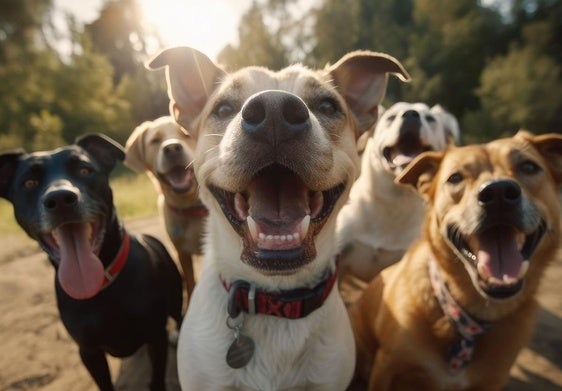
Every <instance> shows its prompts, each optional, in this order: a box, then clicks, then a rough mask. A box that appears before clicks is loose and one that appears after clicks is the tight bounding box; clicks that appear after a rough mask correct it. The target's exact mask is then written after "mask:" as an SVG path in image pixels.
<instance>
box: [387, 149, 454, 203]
mask: <svg viewBox="0 0 562 391" xmlns="http://www.w3.org/2000/svg"><path fill="white" fill-rule="evenodd" d="M444 155H445V154H444V153H443V152H442V151H440V152H435V151H431V152H424V153H422V154H420V155H418V156H417V157H416V158H415V159H414V160H413V161H412V162H411V163H410V164H408V166H407V167H406V168H405V169H404V170H402V172H401V173H400V175H398V177H396V179H395V180H394V181H395V182H396V183H399V184H402V185H409V186H412V187H414V189H415V190H416V191H417V192H418V194H419V195H420V196H422V197H423V198H424V199H426V200H429V198H430V196H431V194H430V192H431V188H432V186H431V184H432V183H433V179H434V178H435V175H436V174H437V171H438V169H439V165H440V164H441V161H442V160H443V156H444Z"/></svg>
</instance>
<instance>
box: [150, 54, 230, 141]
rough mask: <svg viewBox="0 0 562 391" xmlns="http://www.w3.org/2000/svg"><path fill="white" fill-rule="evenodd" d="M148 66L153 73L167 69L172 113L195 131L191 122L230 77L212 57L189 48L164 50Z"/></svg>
mask: <svg viewBox="0 0 562 391" xmlns="http://www.w3.org/2000/svg"><path fill="white" fill-rule="evenodd" d="M146 67H147V68H148V69H151V70H156V69H159V68H162V67H166V81H167V83H168V97H169V98H170V114H171V115H172V116H173V117H174V118H175V119H176V121H177V122H178V123H179V124H180V125H181V126H182V127H183V128H184V129H192V128H193V127H192V126H191V123H192V122H193V120H194V119H195V118H197V116H198V115H199V113H200V112H201V110H202V109H203V107H204V106H205V103H207V99H208V98H209V96H210V95H211V93H212V92H213V90H214V89H215V87H216V85H217V84H218V83H217V82H218V80H219V79H221V78H222V77H224V76H225V75H226V73H225V72H224V71H223V70H222V69H220V68H219V67H217V66H216V65H215V64H214V63H213V61H211V60H210V59H209V57H207V56H206V55H204V54H203V53H201V52H200V51H198V50H195V49H192V48H190V47H186V46H180V47H174V48H169V49H165V50H163V51H162V52H160V53H159V54H157V55H156V56H155V57H154V58H153V59H152V60H150V61H149V62H148V63H147V64H146ZM193 136H194V137H198V135H196V134H194V135H193Z"/></svg>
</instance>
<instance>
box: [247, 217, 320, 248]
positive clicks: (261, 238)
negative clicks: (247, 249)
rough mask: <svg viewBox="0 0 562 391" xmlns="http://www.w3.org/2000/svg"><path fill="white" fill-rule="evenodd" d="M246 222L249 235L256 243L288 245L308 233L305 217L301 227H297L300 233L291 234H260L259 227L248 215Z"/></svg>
mask: <svg viewBox="0 0 562 391" xmlns="http://www.w3.org/2000/svg"><path fill="white" fill-rule="evenodd" d="M246 222H247V223H248V230H249V231H250V235H251V236H252V238H253V239H254V240H255V241H256V242H262V243H267V242H283V243H290V242H297V241H299V240H300V238H301V237H303V236H306V233H307V232H308V227H309V225H310V216H308V215H307V216H305V218H304V219H303V221H302V222H301V225H300V227H299V231H300V232H293V233H292V234H277V235H273V234H266V233H264V232H260V228H259V225H258V224H257V223H256V221H255V220H254V219H253V217H252V216H250V215H248V217H247V218H246Z"/></svg>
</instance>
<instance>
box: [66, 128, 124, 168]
mask: <svg viewBox="0 0 562 391" xmlns="http://www.w3.org/2000/svg"><path fill="white" fill-rule="evenodd" d="M75 144H76V145H78V146H80V147H82V148H84V150H86V152H88V153H89V154H90V155H91V156H92V157H93V158H94V159H96V161H97V162H98V163H99V164H100V165H101V166H102V168H103V169H104V171H105V172H106V173H109V172H110V171H111V170H113V167H115V164H116V163H117V161H118V160H119V161H123V159H125V150H124V149H123V147H122V146H121V145H120V144H119V143H118V142H117V141H115V140H113V139H111V138H109V137H107V136H105V135H103V134H87V135H85V136H81V137H78V138H77V139H76V141H75Z"/></svg>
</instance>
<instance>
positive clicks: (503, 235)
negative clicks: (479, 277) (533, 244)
mask: <svg viewBox="0 0 562 391" xmlns="http://www.w3.org/2000/svg"><path fill="white" fill-rule="evenodd" d="M515 239H516V235H515V232H514V231H513V229H512V228H509V227H505V226H504V227H497V228H492V229H490V230H488V231H486V232H484V233H483V234H482V235H481V236H480V248H479V249H478V254H477V255H478V263H482V264H483V266H484V267H485V268H486V269H487V270H488V273H489V274H490V275H491V276H492V277H494V278H496V279H498V280H500V281H504V280H505V279H504V277H508V278H509V279H508V280H507V281H509V280H513V279H518V276H519V271H520V270H521V264H522V263H523V261H524V259H523V256H522V255H521V252H520V251H519V249H518V246H517V242H516V240H515ZM507 281H506V282H507Z"/></svg>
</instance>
